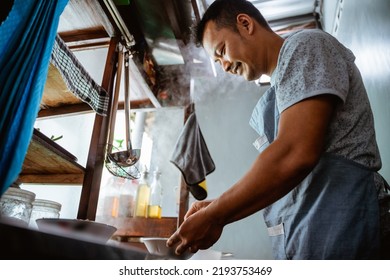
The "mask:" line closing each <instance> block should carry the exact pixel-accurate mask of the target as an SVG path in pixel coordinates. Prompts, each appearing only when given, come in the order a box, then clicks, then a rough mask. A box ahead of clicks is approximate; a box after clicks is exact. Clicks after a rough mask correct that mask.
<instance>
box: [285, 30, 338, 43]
mask: <svg viewBox="0 0 390 280" xmlns="http://www.w3.org/2000/svg"><path fill="white" fill-rule="evenodd" d="M332 39H333V36H332V35H330V34H329V33H327V32H325V31H323V30H321V29H303V30H299V31H296V32H292V33H291V34H289V35H288V36H287V38H286V43H293V42H304V43H310V42H313V41H317V40H321V41H322V40H332Z"/></svg>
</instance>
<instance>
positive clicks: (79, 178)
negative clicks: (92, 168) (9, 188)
mask: <svg viewBox="0 0 390 280" xmlns="http://www.w3.org/2000/svg"><path fill="white" fill-rule="evenodd" d="M83 180H84V174H21V175H19V177H18V182H19V183H29V184H61V185H62V184H64V185H82V184H83Z"/></svg>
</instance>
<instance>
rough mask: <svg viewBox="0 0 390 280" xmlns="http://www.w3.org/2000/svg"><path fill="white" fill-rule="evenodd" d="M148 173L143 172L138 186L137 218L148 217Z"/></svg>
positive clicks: (135, 210) (135, 212) (136, 200)
mask: <svg viewBox="0 0 390 280" xmlns="http://www.w3.org/2000/svg"><path fill="white" fill-rule="evenodd" d="M148 174H149V173H148V172H147V170H145V171H143V172H142V177H141V180H140V182H139V185H138V189H137V194H136V199H135V209H134V216H135V217H144V218H147V217H148V205H149V198H150V187H149V185H148Z"/></svg>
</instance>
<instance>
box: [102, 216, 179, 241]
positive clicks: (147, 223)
mask: <svg viewBox="0 0 390 280" xmlns="http://www.w3.org/2000/svg"><path fill="white" fill-rule="evenodd" d="M96 220H97V221H98V222H100V223H105V224H109V225H112V226H114V227H116V228H117V229H118V230H117V231H116V232H115V233H114V236H116V237H143V236H145V237H147V236H149V237H156V236H158V237H170V236H171V235H172V234H173V233H174V232H175V231H176V229H177V218H176V217H162V218H161V219H151V218H138V217H137V218H124V217H107V216H106V217H101V216H99V217H97V218H96Z"/></svg>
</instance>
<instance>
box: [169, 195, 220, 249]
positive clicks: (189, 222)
mask: <svg viewBox="0 0 390 280" xmlns="http://www.w3.org/2000/svg"><path fill="white" fill-rule="evenodd" d="M210 203H211V202H198V203H195V204H193V205H192V207H191V209H190V211H191V212H190V211H189V212H188V213H187V215H186V219H185V220H184V222H183V223H182V224H181V226H180V227H179V228H178V229H177V231H176V232H175V233H174V234H173V235H172V236H171V237H170V238H169V239H168V241H167V246H169V247H171V246H173V245H174V244H176V243H179V245H178V246H177V248H176V254H178V255H180V254H182V253H183V252H185V251H186V250H189V251H190V252H191V253H196V252H197V251H198V250H199V249H208V248H210V247H211V246H212V245H213V244H214V243H215V242H216V241H217V240H218V239H219V237H220V236H221V234H222V230H223V225H220V224H218V223H217V222H216V221H214V220H213V219H212V217H210V216H209V215H207V211H206V209H207V206H206V205H208V204H210Z"/></svg>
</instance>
